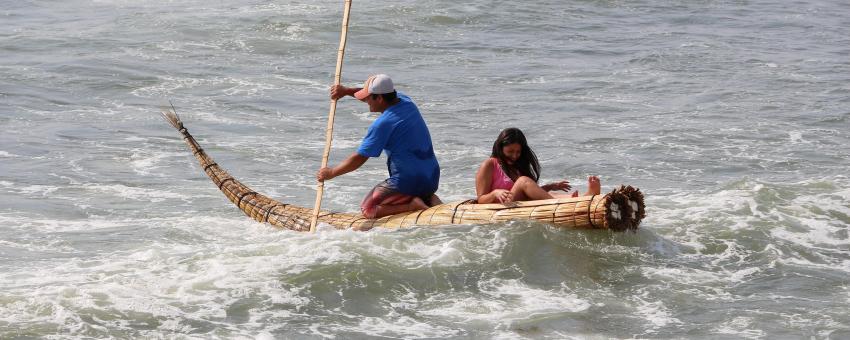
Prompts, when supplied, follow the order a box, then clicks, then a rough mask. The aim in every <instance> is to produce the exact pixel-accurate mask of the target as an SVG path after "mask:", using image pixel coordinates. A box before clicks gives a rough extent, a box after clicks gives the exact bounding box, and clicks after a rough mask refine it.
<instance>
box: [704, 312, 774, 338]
mask: <svg viewBox="0 0 850 340" xmlns="http://www.w3.org/2000/svg"><path fill="white" fill-rule="evenodd" d="M754 321H755V320H753V318H751V317H746V316H738V317H734V318H732V320H730V321H726V322H723V323H722V324H720V325H718V326H717V327H715V328H714V332H716V333H718V334H730V335H736V336H740V337H743V338H747V339H762V338H764V337H765V336H766V335H767V333H765V332H764V331H763V330H761V329H755V328H752V327H753V323H754Z"/></svg>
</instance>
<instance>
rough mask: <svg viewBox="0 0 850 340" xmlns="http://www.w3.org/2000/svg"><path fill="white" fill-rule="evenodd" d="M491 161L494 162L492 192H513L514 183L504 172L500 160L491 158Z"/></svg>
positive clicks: (491, 181)
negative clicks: (499, 190) (501, 190)
mask: <svg viewBox="0 0 850 340" xmlns="http://www.w3.org/2000/svg"><path fill="white" fill-rule="evenodd" d="M490 160H491V161H492V162H493V178H492V179H490V191H493V190H496V189H505V190H511V188H513V187H514V181H512V180H511V178H510V177H508V175H507V174H505V172H504V171H503V170H502V166H501V165H499V160H498V159H496V158H490Z"/></svg>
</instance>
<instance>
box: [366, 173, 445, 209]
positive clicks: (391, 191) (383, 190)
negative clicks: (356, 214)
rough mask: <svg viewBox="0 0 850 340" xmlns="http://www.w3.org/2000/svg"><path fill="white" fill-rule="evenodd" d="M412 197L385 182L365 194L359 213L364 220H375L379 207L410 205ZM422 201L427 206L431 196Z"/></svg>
mask: <svg viewBox="0 0 850 340" xmlns="http://www.w3.org/2000/svg"><path fill="white" fill-rule="evenodd" d="M414 197H416V196H413V195H407V194H402V193H400V192H398V190H397V189H396V188H394V187H393V186H392V185H390V184H389V183H387V181H386V180H385V181H383V182H381V183H378V185H376V186H375V187H374V188H372V190H371V191H369V193H368V194H366V197H364V198H363V202H360V213H362V214H363V216H364V217H366V218H375V214H376V213H377V210H378V206H379V205H385V204H388V205H396V204H406V203H410V201H411V200H413V198H414ZM422 200H423V201H425V204H429V203H428V202H430V201H431V195H428V197H427V199H426V198H423V199H422Z"/></svg>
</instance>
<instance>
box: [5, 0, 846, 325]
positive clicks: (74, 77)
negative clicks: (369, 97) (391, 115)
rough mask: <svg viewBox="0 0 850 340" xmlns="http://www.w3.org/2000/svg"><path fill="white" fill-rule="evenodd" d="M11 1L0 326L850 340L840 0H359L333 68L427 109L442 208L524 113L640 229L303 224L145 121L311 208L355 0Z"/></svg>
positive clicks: (351, 186) (348, 137)
mask: <svg viewBox="0 0 850 340" xmlns="http://www.w3.org/2000/svg"><path fill="white" fill-rule="evenodd" d="M0 3H2V5H0V51H1V52H2V53H0V338H2V339H18V338H21V339H26V338H54V339H60V338H61V339H69V338H70V339H89V338H169V339H208V338H243V339H245V338H256V339H274V338H280V339H291V338H297V339H301V338H306V339H319V338H336V339H363V338H405V339H412V338H481V339H491V338H495V339H518V338H519V339H521V338H534V339H540V338H548V339H608V338H615V339H626V338H661V339H668V338H675V339H717V338H728V339H740V338H744V339H789V338H790V339H798V338H799V339H848V338H850V233H848V226H850V177H848V169H850V147H848V144H850V135H849V134H850V132H849V131H850V58H848V55H850V5H848V3H847V2H846V1H839V0H827V1H797V2H783V1H773V2H762V1H684V2H681V1H672V2H671V1H522V2H498V1H497V2H493V1H460V2H458V1H429V0H425V1H391V2H385V3H381V2H374V1H372V2H363V1H354V3H353V7H352V12H351V26H350V31H349V36H348V39H349V40H348V46H347V50H346V59H345V66H344V72H343V81H344V83H345V84H347V85H350V86H355V85H359V84H360V83H361V82H362V81H363V79H365V78H366V77H367V76H368V75H369V74H373V73H387V74H390V75H391V76H392V77H393V79H394V80H395V82H396V85H397V87H398V88H399V89H400V90H402V91H404V92H405V93H407V94H408V95H410V96H411V97H412V98H413V99H414V100H415V101H416V102H417V103H418V104H419V107H420V109H421V111H422V112H423V114H424V117H425V119H426V121H427V123H428V125H429V127H430V129H431V133H432V137H433V139H434V142H435V148H436V151H437V157H438V159H439V161H440V164H441V166H442V180H441V184H440V189H439V192H438V194H440V196H441V197H442V198H443V199H444V200H445V201H454V200H461V199H467V198H471V197H472V196H474V173H475V170H476V168H477V166H478V165H479V164H480V162H481V161H482V160H483V159H484V158H486V157H487V156H488V155H489V150H490V147H491V145H492V142H493V140H494V139H495V137H496V135H497V134H498V132H499V131H500V130H501V129H503V128H506V127H511V126H513V127H519V128H521V129H522V130H523V131H524V132H525V133H526V135H527V136H528V138H529V142H530V144H531V146H532V147H533V148H534V150H535V151H536V153H537V155H538V156H539V157H540V160H541V163H542V167H543V181H546V182H548V181H555V180H559V179H566V180H569V181H570V182H571V183H573V185H574V186H576V187H577V188H578V189H580V190H584V189H585V185H586V183H585V179H586V177H587V176H588V175H598V176H600V178H601V179H602V184H603V190H604V191H610V190H611V189H612V188H613V187H614V186H617V185H620V184H631V185H634V186H637V187H640V188H641V190H642V191H643V192H644V193H645V194H646V197H647V200H646V204H647V218H646V219H645V220H644V222H643V224H642V225H641V229H640V230H639V231H638V232H637V233H611V232H608V231H604V230H562V229H558V228H555V227H552V226H549V225H544V224H538V223H527V222H512V223H505V224H492V225H466V226H442V227H415V228H409V229H403V230H374V231H371V232H353V231H347V230H335V229H332V228H330V227H328V226H322V227H321V228H320V230H319V232H318V233H317V234H307V233H297V232H292V231H286V230H278V229H275V228H273V227H271V226H269V225H264V224H260V223H257V222H254V221H253V220H251V219H250V218H248V217H246V216H244V215H243V214H242V213H241V212H240V211H239V210H238V209H237V208H236V207H235V206H233V205H232V204H231V203H230V202H229V201H227V199H226V198H225V197H224V196H223V195H222V194H221V193H220V192H219V191H218V190H217V188H216V187H215V186H214V185H213V184H212V183H211V182H210V181H209V179H207V178H206V176H205V175H204V174H203V171H202V170H203V169H201V168H200V167H199V166H198V165H197V163H196V161H195V159H194V158H193V157H192V155H191V153H190V152H189V151H188V149H187V147H186V146H185V144H184V143H183V141H182V140H180V138H179V135H178V134H177V133H176V132H175V131H174V129H173V128H171V127H170V126H168V125H167V123H166V122H164V121H163V120H162V118H161V117H160V116H159V114H158V112H159V106H160V105H161V104H162V103H164V102H166V101H167V100H171V101H172V102H173V103H174V105H175V106H176V108H177V111H178V113H180V114H181V116H182V118H183V120H184V121H185V123H186V124H187V126H188V128H189V130H190V132H192V133H193V135H194V136H195V137H196V138H198V141H199V142H200V143H201V144H202V145H203V146H204V147H205V150H206V151H207V153H209V154H210V155H211V156H212V157H214V158H215V159H216V161H217V162H218V164H220V165H221V166H222V167H223V168H225V169H227V170H228V171H230V172H231V173H232V174H233V175H234V176H235V177H236V178H238V179H239V180H240V181H242V182H244V183H246V184H247V185H249V186H251V187H252V188H253V189H255V190H257V191H259V192H261V193H264V194H266V195H268V196H270V197H273V198H275V199H278V200H280V201H284V202H287V203H291V204H297V205H301V206H308V207H309V206H312V204H313V200H314V197H315V177H314V174H315V172H316V170H317V168H318V167H319V164H320V162H321V154H322V150H323V148H324V131H325V125H326V119H327V112H328V106H329V100H328V97H327V87H328V86H329V85H330V83H331V82H332V78H333V72H334V66H335V62H336V55H337V53H336V49H337V44H338V42H339V30H340V22H341V18H342V9H343V2H342V1H321V2H317V1H271V2H268V1H265V2H263V1H232V0H224V1H213V2H210V1H159V0H151V1H125V0H70V1H60V2H56V1H0ZM366 110H367V108H366V106H365V105H363V104H362V103H359V102H357V101H356V100H352V99H350V98H348V99H346V100H343V101H341V102H340V103H339V107H338V109H337V115H336V124H335V130H334V131H335V135H334V142H333V143H334V144H333V151H332V153H331V163H334V164H335V163H337V162H339V161H340V160H342V159H343V158H344V157H346V156H347V155H349V154H350V153H351V152H353V151H354V150H355V149H356V147H357V146H358V145H359V143H360V139H361V138H362V136H363V135H364V134H365V131H366V128H367V127H368V125H369V124H370V122H371V121H372V120H374V119H375V117H376V115H375V114H371V113H368V112H365V111H366ZM384 162H385V158H381V159H373V160H371V161H369V162H368V163H366V165H365V166H364V167H363V168H362V169H360V170H358V171H357V172H355V173H352V174H348V175H345V176H342V177H339V178H336V179H334V180H333V181H330V182H328V184H327V185H326V188H325V196H324V197H325V199H324V204H323V207H325V208H328V209H332V210H337V211H348V212H351V211H356V210H357V205H358V203H359V201H360V199H361V198H362V196H363V195H364V194H365V193H366V192H367V191H368V190H369V189H370V188H371V187H372V186H373V185H374V184H375V183H377V182H378V181H380V180H382V179H383V178H384V177H385V176H386V166H385V164H384Z"/></svg>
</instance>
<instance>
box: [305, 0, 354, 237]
mask: <svg viewBox="0 0 850 340" xmlns="http://www.w3.org/2000/svg"><path fill="white" fill-rule="evenodd" d="M350 11H351V0H345V9H344V10H343V14H342V30H341V31H340V36H339V50H338V51H337V55H336V74H335V75H334V85H339V82H340V77H341V76H342V58H343V56H344V55H345V42H346V40H347V37H348V13H349V12H350ZM336 101H337V100H336V99H331V110H330V112H329V113H328V127H327V129H325V153H324V154H322V168H325V167H327V166H328V157H329V156H330V153H331V140H333V135H334V116H335V115H336ZM324 192H325V182H323V181H319V183H317V184H316V204H315V205H314V208H313V217H312V218H311V219H310V232H311V233H314V232H316V223H317V222H318V220H319V210H320V209H321V208H322V195H323V194H324Z"/></svg>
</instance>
